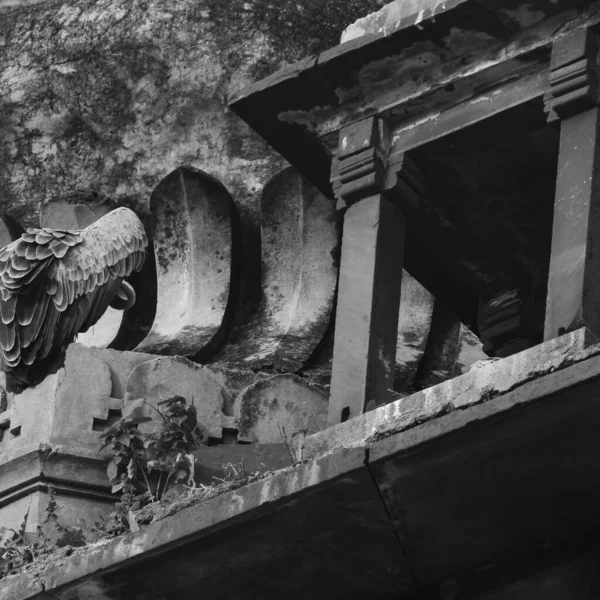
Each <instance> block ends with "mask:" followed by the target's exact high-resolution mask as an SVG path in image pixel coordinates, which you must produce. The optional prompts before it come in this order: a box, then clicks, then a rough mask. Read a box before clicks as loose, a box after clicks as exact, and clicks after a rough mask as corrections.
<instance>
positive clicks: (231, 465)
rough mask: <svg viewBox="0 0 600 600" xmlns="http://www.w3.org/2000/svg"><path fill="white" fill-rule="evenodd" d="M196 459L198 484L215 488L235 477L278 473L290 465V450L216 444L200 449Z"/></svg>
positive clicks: (267, 446)
mask: <svg viewBox="0 0 600 600" xmlns="http://www.w3.org/2000/svg"><path fill="white" fill-rule="evenodd" d="M193 454H194V456H195V457H196V471H195V473H196V476H195V478H194V479H195V481H196V484H197V485H198V484H202V485H213V484H214V483H215V482H216V483H220V482H221V480H227V479H232V478H234V477H235V476H236V474H237V475H238V476H243V475H244V473H245V474H246V475H250V474H253V473H254V474H256V473H266V472H268V471H276V470H278V469H283V468H285V467H289V466H290V465H291V458H290V454H289V452H288V449H287V448H286V447H285V444H284V443H283V442H281V443H277V444H217V445H215V446H201V447H200V448H198V449H197V450H195V451H194V453H193Z"/></svg>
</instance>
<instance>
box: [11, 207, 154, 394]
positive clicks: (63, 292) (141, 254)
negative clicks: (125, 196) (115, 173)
mask: <svg viewBox="0 0 600 600" xmlns="http://www.w3.org/2000/svg"><path fill="white" fill-rule="evenodd" d="M147 246H148V240H147V238H146V233H145V231H144V226H143V225H142V223H141V221H140V220H139V218H138V217H137V215H136V214H135V213H134V212H133V211H131V210H129V209H128V208H117V209H116V210H113V211H112V212H110V213H108V214H107V215H105V216H104V217H102V218H101V219H99V220H98V221H96V222H95V223H92V224H91V225H89V226H88V227H86V228H85V229H81V230H60V229H50V228H43V229H28V230H27V231H26V233H24V234H23V235H22V236H21V237H20V238H19V239H18V240H15V241H14V242H12V243H11V244H9V245H8V246H5V247H4V248H0V360H1V367H2V370H4V371H5V372H6V373H7V383H8V382H9V381H10V382H12V385H11V384H10V383H9V386H10V387H11V388H12V389H13V390H14V391H20V390H21V389H24V388H25V387H28V386H31V385H36V384H37V383H39V382H40V381H42V379H43V378H44V377H45V376H46V374H47V373H49V372H51V370H52V369H55V368H57V367H58V366H60V365H59V364H57V362H59V361H60V359H61V357H62V356H63V355H64V351H65V349H66V347H67V346H68V345H69V344H70V343H71V342H72V341H73V340H74V339H75V336H76V335H77V334H78V333H79V332H82V331H86V330H87V329H89V328H90V327H91V326H92V325H94V324H95V323H96V322H97V321H98V320H99V319H100V317H101V316H102V315H103V314H104V312H105V311H106V309H107V308H108V306H109V305H110V306H112V307H114V308H117V309H121V310H125V309H126V308H129V307H130V306H132V305H133V303H134V302H135V292H134V291H133V288H132V287H131V286H130V285H129V284H128V283H126V282H125V281H124V280H123V278H124V277H127V276H128V275H130V274H131V273H132V272H133V271H139V270H140V269H141V268H142V265H143V263H144V259H145V256H146V248H147Z"/></svg>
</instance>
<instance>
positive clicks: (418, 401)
mask: <svg viewBox="0 0 600 600" xmlns="http://www.w3.org/2000/svg"><path fill="white" fill-rule="evenodd" d="M585 346H586V341H585V329H584V328H582V329H578V330H577V331H574V332H572V333H569V334H567V335H564V336H561V337H559V338H555V339H553V340H550V341H548V342H545V343H543V344H540V345H538V346H534V347H533V348H529V349H527V350H525V351H523V352H520V353H518V354H513V355H511V356H509V357H507V358H504V359H501V360H497V361H490V362H487V363H484V364H482V365H481V366H480V368H475V369H471V370H470V371H468V372H467V373H464V374H463V375H460V376H458V377H454V378H452V379H450V380H448V381H443V382H442V383H439V384H438V385H435V386H433V387H430V388H427V389H425V390H422V391H420V392H417V393H415V394H412V395H410V396H407V397H405V398H401V399H399V400H396V401H395V402H392V403H390V404H387V405H385V406H380V407H378V408H376V409H375V410H372V411H371V412H369V413H367V414H366V415H364V416H363V418H361V419H350V420H349V421H347V422H345V423H340V424H338V425H336V426H334V427H330V428H329V429H327V430H326V431H324V432H320V433H316V434H313V435H310V436H307V437H306V439H305V443H304V451H305V458H315V457H317V456H324V455H325V454H329V453H331V452H334V451H335V450H337V449H338V448H341V447H346V448H348V447H355V446H358V447H364V446H366V445H368V443H369V442H370V441H371V440H373V439H381V438H384V437H386V436H390V435H392V434H393V433H398V432H400V431H405V430H409V429H411V428H413V427H416V426H417V425H419V424H422V423H423V422H425V421H429V420H433V419H434V418H435V417H438V416H441V415H444V414H446V413H448V412H452V411H455V410H459V409H465V408H468V407H470V406H473V405H476V404H481V403H484V402H486V401H487V400H489V399H492V398H495V397H497V396H502V395H504V394H507V393H508V392H509V391H510V390H513V389H515V388H517V387H519V386H521V385H523V384H524V383H526V382H528V381H531V380H532V379H535V378H538V377H541V376H542V375H547V374H550V373H554V372H555V371H557V370H561V369H565V368H566V367H567V366H570V365H572V364H574V363H578V362H582V361H584V360H586V359H589V358H591V357H594V356H598V355H600V345H595V346H591V347H585Z"/></svg>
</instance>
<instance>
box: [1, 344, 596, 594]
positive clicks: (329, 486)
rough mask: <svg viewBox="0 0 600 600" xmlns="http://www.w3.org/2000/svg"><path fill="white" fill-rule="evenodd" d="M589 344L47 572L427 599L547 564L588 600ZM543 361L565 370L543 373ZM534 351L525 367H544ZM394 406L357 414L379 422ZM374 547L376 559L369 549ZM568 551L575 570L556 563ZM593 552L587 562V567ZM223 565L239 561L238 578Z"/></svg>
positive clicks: (88, 590)
mask: <svg viewBox="0 0 600 600" xmlns="http://www.w3.org/2000/svg"><path fill="white" fill-rule="evenodd" d="M575 338H577V339H575ZM555 342H556V340H555ZM582 343H583V335H582V334H581V332H580V334H579V335H578V336H573V335H571V336H565V337H564V338H563V340H562V343H560V344H559V343H555V344H554V345H553V346H550V345H548V344H546V345H545V346H546V347H545V350H546V351H547V352H549V355H548V356H547V357H544V355H543V354H541V353H540V352H539V351H538V352H537V353H536V352H532V350H539V348H538V349H532V350H529V351H528V352H529V354H530V355H531V354H533V355H535V357H536V358H537V370H536V373H537V377H535V376H534V377H535V378H534V379H533V380H530V381H525V380H523V381H522V385H520V386H518V387H515V388H514V389H510V390H507V392H506V393H505V394H503V395H502V396H500V397H496V398H492V399H490V400H489V401H485V402H478V403H475V404H469V405H468V406H467V407H466V408H465V410H461V411H455V412H451V413H449V414H443V415H440V417H439V418H438V419H432V420H429V421H425V422H423V421H417V422H415V424H417V423H418V424H419V426H418V427H414V428H413V429H412V430H410V431H408V430H391V431H387V432H383V431H382V432H380V433H381V436H380V437H379V436H372V437H370V438H368V439H367V438H365V439H363V440H362V445H357V446H356V447H344V446H343V445H342V446H340V447H338V448H337V449H336V451H335V452H333V453H330V454H328V455H327V456H321V457H318V458H317V459H316V460H313V461H311V462H307V463H305V464H301V465H297V466H296V467H294V468H289V469H284V470H282V471H280V472H278V473H275V474H273V475H272V476H270V477H267V478H265V479H263V480H259V481H256V482H254V483H252V484H249V485H244V486H242V487H240V488H238V489H235V490H233V491H230V492H228V493H226V494H223V495H221V496H216V497H213V498H210V499H208V500H204V501H201V502H199V503H198V504H196V505H193V506H189V507H187V508H185V509H183V510H182V511H181V512H179V513H177V514H175V515H173V516H169V517H166V518H163V519H162V520H158V521H157V522H155V523H152V524H151V525H149V526H148V527H146V528H144V529H142V530H141V531H139V532H135V533H132V534H130V535H128V536H123V537H121V538H119V539H116V540H111V541H109V542H107V543H104V544H102V545H100V546H99V545H92V546H90V547H88V548H84V549H82V550H80V551H77V552H76V554H75V555H73V556H68V557H67V556H61V557H60V558H58V559H57V562H56V563H55V564H52V565H50V566H49V567H48V568H46V569H44V570H43V571H42V572H40V573H39V574H38V577H39V578H40V580H41V582H42V583H43V587H44V590H45V592H46V593H47V594H50V595H52V596H53V597H56V598H61V600H76V599H79V598H82V597H86V598H87V597H91V598H95V597H96V596H97V597H102V598H105V599H107V600H108V599H111V600H112V599H115V600H117V599H118V598H127V597H135V595H136V594H137V595H138V596H143V597H149V598H158V597H162V596H165V594H166V595H167V596H168V595H169V594H171V595H172V594H176V596H177V597H178V598H181V599H182V600H188V599H190V600H191V599H192V598H196V597H197V591H198V589H202V590H204V592H205V593H206V594H212V593H213V590H215V591H216V593H217V595H218V593H221V594H223V593H225V595H226V596H227V597H235V598H237V597H240V598H241V597H244V596H245V595H246V594H247V590H248V589H249V586H250V587H251V589H252V590H253V592H254V593H255V594H257V595H259V597H261V598H268V599H271V598H273V599H274V598H280V597H281V593H282V591H283V592H284V593H285V594H287V596H288V597H290V598H294V599H296V598H298V599H299V598H306V597H309V596H316V597H321V596H322V597H324V598H329V597H337V596H339V595H340V594H341V597H344V598H354V597H375V598H387V597H390V598H391V597H399V598H405V599H407V600H408V599H413V598H415V597H417V596H422V594H421V593H420V592H419V594H416V593H413V592H414V590H415V587H414V585H415V584H417V585H418V586H419V588H420V589H428V590H430V591H431V592H432V593H431V594H428V595H431V597H436V598H437V597H439V598H446V599H447V598H452V597H456V598H458V597H465V598H467V597H468V598H479V597H483V598H486V597H488V596H489V597H490V598H496V597H505V596H506V594H504V596H503V595H502V594H501V593H500V594H491V595H490V594H488V595H487V596H486V594H485V593H484V592H485V591H486V590H487V591H489V590H490V589H493V587H495V586H498V585H500V586H504V585H506V584H507V583H510V582H511V581H514V580H516V579H519V578H523V579H528V578H529V575H533V577H534V579H537V580H538V582H539V577H540V576H542V577H543V576H544V570H545V566H544V565H549V566H551V567H552V568H556V571H555V573H556V575H558V577H559V579H562V580H563V582H564V583H565V584H567V583H568V582H569V581H570V582H572V583H573V584H575V585H573V586H570V585H559V586H558V589H559V590H562V595H558V596H553V595H551V594H550V597H552V598H555V597H556V598H563V597H565V598H566V597H569V598H570V597H571V596H570V595H569V594H570V593H571V592H573V591H577V594H576V595H574V596H573V597H574V598H580V597H581V599H582V600H584V598H587V597H588V596H589V593H588V592H589V591H590V585H592V586H594V585H595V583H597V582H595V581H593V580H592V578H593V576H594V574H595V572H596V571H597V564H598V563H597V557H598V554H597V542H596V540H595V538H594V536H593V533H592V535H590V531H592V532H593V531H595V530H596V529H597V528H598V527H599V526H600V520H599V516H598V511H597V505H598V501H599V498H600V485H599V484H598V481H599V478H598V475H599V465H598V461H597V452H596V449H597V427H598V420H599V419H600V411H599V410H598V403H597V394H598V376H599V375H600V356H599V355H598V352H600V348H598V347H596V349H595V352H596V355H595V356H592V355H591V353H590V352H591V350H590V349H589V348H588V349H587V350H583V351H582ZM555 352H558V353H559V354H558V355H557V354H556V353H555ZM526 354H527V353H524V355H526ZM584 356H586V357H587V358H585V359H583V357H584ZM545 358H548V359H549V362H550V363H551V364H552V365H555V366H557V367H562V370H561V371H559V372H552V371H542V370H540V367H541V366H542V364H541V363H542V362H543V361H544V359H545ZM511 359H514V357H509V358H506V359H504V360H501V361H498V362H496V363H493V364H494V365H495V366H494V368H495V369H497V370H499V371H502V368H500V367H501V366H502V364H503V363H506V365H508V366H509V367H511V368H512V369H513V370H515V369H516V368H517V367H518V364H519V362H523V356H522V357H520V359H521V361H516V360H511ZM532 359H533V357H532V356H529V357H528V358H526V359H525V361H524V362H526V363H529V366H531V363H532ZM578 359H582V360H580V362H578V363H577V364H570V365H569V366H567V364H568V363H569V361H571V360H575V361H577V360H578ZM534 362H535V361H534ZM546 367H548V365H545V366H544V368H546ZM502 375H506V372H503V373H502ZM443 385H445V384H443ZM517 408H518V409H517ZM386 409H389V407H384V408H382V409H377V410H375V411H373V412H371V413H368V414H365V415H361V416H360V417H359V418H358V419H356V421H371V419H372V416H373V415H374V414H376V413H378V412H380V411H384V410H386ZM371 422H372V421H371ZM350 425H351V422H348V423H345V424H341V425H338V426H336V427H334V428H332V429H330V430H328V431H327V432H326V433H327V434H331V433H332V432H335V430H338V429H340V428H342V427H344V426H346V427H348V426H350ZM467 425H468V426H467ZM577 434H579V435H577ZM318 435H321V434H318ZM313 437H314V436H313ZM309 439H310V436H309V438H307V440H309ZM349 442H350V443H351V441H350V440H349ZM567 450H568V451H567ZM548 459H551V460H548ZM490 465H492V468H490ZM298 523H301V524H302V527H298ZM590 523H591V526H590ZM569 532H571V533H575V534H576V535H577V536H578V537H576V538H574V539H575V540H576V543H574V542H573V538H571V537H569V536H568V533H569ZM579 536H580V537H579ZM398 542H400V543H398ZM466 542H469V543H466ZM580 544H581V545H580ZM365 547H367V548H373V549H374V552H375V553H376V554H375V555H373V553H371V552H369V553H367V554H365V553H364V551H363V550H364V548H365ZM588 551H589V552H588ZM563 552H564V554H563ZM585 555H587V558H591V559H592V560H591V561H589V560H587V558H586V556H585ZM565 557H567V559H568V560H567V562H568V563H569V565H570V566H569V567H567V569H562V568H557V565H559V564H562V563H563V562H564V560H565ZM580 559H584V560H586V564H585V565H583V564H582V566H583V567H584V568H582V569H578V568H574V567H573V565H574V564H575V563H576V562H577V561H579V560H580ZM323 560H325V561H326V566H327V568H326V569H323V568H322V567H323V566H324V563H323ZM286 564H287V565H289V564H297V565H299V567H298V568H299V569H300V570H301V572H300V573H299V572H298V569H293V570H292V571H291V572H290V571H289V570H288V569H286V568H285V565H286ZM408 565H410V569H408ZM224 566H231V567H232V568H233V567H235V577H232V576H231V572H232V571H231V570H230V569H226V570H225V571H224ZM315 567H319V568H315ZM483 567H485V568H483ZM177 568H179V569H181V571H178V570H177ZM173 570H175V571H173ZM565 571H566V572H565ZM165 572H166V573H167V574H168V575H167V576H165V575H164V574H165ZM173 572H175V573H181V572H183V573H185V577H179V576H177V577H173V575H172V573H173ZM290 573H291V574H290ZM332 573H335V574H336V575H337V577H335V578H332V577H331V574H332ZM569 573H571V575H570V574H569ZM300 575H301V576H300ZM499 575H502V577H498V576H499ZM505 575H508V577H504V576H505ZM561 575H566V577H565V578H564V579H563V578H562V577H561ZM573 575H575V576H573ZM513 576H514V578H513ZM579 576H581V577H582V579H583V583H582V585H581V586H580V585H577V583H578V577H579ZM290 577H292V578H293V579H290ZM529 581H530V584H533V585H527V586H525V587H524V588H523V587H521V586H517V587H516V588H515V587H514V586H510V585H509V587H508V588H505V590H506V592H507V593H509V594H512V596H514V597H520V596H515V593H517V592H518V591H519V589H525V590H528V591H530V592H531V593H534V594H535V593H537V592H538V591H540V593H541V596H540V597H544V598H545V597H546V596H548V594H545V593H542V592H544V587H545V586H537V585H535V582H534V581H531V580H529ZM327 586H329V587H327ZM374 586H376V587H374ZM592 589H594V588H592ZM37 591H38V590H37V588H35V587H33V586H32V585H31V575H30V574H23V575H19V576H16V577H12V578H9V579H7V580H6V581H4V582H3V583H2V584H1V585H0V598H1V599H2V600H5V599H6V600H25V599H27V598H30V597H32V594H34V593H36V592H37ZM438 591H439V593H436V592H438ZM579 591H581V592H582V595H581V596H580V595H579ZM584 592H585V593H584ZM482 593H483V596H481V594H482ZM456 594H460V596H458V595H456ZM512 596H511V597H512ZM524 597H527V598H528V597H529V596H524Z"/></svg>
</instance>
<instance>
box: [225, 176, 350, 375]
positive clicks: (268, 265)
mask: <svg viewBox="0 0 600 600" xmlns="http://www.w3.org/2000/svg"><path fill="white" fill-rule="evenodd" d="M261 239H262V250H261V252H262V276H261V290H262V299H261V303H260V305H259V307H258V311H257V313H256V314H255V315H254V317H253V318H252V319H251V320H250V322H249V323H248V324H247V325H246V326H244V327H241V328H240V329H239V331H237V332H236V333H237V335H236V339H235V340H231V342H230V343H228V344H227V345H226V346H225V347H224V348H223V351H222V353H221V354H220V355H219V356H218V358H217V364H218V365H219V366H225V367H227V368H236V369H244V370H250V371H256V370H260V369H263V368H266V369H274V370H275V371H282V372H296V371H298V370H300V369H301V368H302V367H303V366H304V365H305V364H306V363H307V361H308V360H309V359H310V357H311V356H312V355H313V353H314V351H315V348H316V347H317V346H318V345H319V343H320V342H321V340H322V338H323V336H324V334H325V332H326V330H327V328H328V327H329V324H330V317H331V311H332V308H333V303H334V298H335V289H336V281H337V270H338V269H337V262H336V259H337V249H338V247H339V224H338V215H337V212H336V210H335V204H334V202H333V201H332V200H331V199H330V198H327V197H326V196H324V195H323V194H322V193H321V192H320V191H319V190H317V189H316V188H315V187H314V186H313V185H312V184H311V183H310V182H309V181H308V180H307V179H306V178H305V177H303V176H302V175H301V174H300V173H299V172H298V171H297V170H296V169H294V168H292V167H288V168H285V169H283V170H282V171H280V172H279V173H277V174H276V175H275V176H274V177H273V178H272V179H271V180H269V182H268V183H267V185H266V186H265V188H264V190H263V194H262V197H261Z"/></svg>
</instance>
